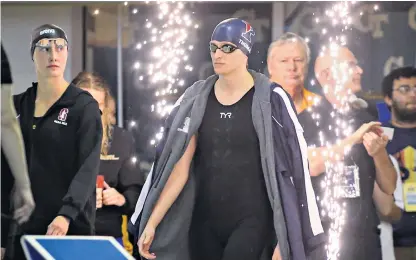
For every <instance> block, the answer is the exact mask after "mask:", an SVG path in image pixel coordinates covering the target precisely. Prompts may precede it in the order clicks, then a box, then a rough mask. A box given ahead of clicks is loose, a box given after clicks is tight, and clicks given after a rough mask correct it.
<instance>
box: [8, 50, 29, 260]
mask: <svg viewBox="0 0 416 260" xmlns="http://www.w3.org/2000/svg"><path fill="white" fill-rule="evenodd" d="M12 88H13V79H12V74H11V69H10V63H9V60H8V58H7V55H6V52H5V51H4V49H3V44H1V213H2V215H1V224H2V225H1V248H2V250H1V255H2V256H1V258H2V259H3V256H4V253H5V248H6V244H7V242H8V241H9V240H8V235H9V230H10V225H11V224H12V223H11V222H10V220H11V219H13V220H16V221H17V223H18V224H22V223H24V222H26V221H27V220H28V219H29V217H30V215H31V214H32V212H33V210H34V208H35V202H34V200H33V195H32V190H31V188H30V180H29V175H28V172H27V164H26V157H25V148H24V145H23V137H22V132H21V131H20V128H19V121H18V120H17V115H16V111H15V109H14V105H13V99H12ZM13 186H14V187H15V188H14V189H15V191H14V193H13V195H12V194H11V192H12V188H13ZM11 200H13V203H10V201H11ZM10 208H12V209H13V210H14V212H13V216H9V215H10V214H11V213H12V212H10ZM6 216H8V217H9V218H8V217H6Z"/></svg>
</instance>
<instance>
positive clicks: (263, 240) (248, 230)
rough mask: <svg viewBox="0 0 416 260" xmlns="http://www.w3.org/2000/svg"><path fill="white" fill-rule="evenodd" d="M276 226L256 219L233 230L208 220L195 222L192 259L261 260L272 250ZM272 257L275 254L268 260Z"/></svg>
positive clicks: (192, 230) (192, 233)
mask: <svg viewBox="0 0 416 260" xmlns="http://www.w3.org/2000/svg"><path fill="white" fill-rule="evenodd" d="M273 230H274V229H273V225H270V223H269V222H265V221H260V220H258V219H256V218H253V217H252V218H247V219H244V220H241V221H240V222H238V223H236V225H234V227H233V228H232V229H230V230H227V229H219V228H218V227H215V225H213V224H212V222H210V221H209V220H208V221H193V223H192V227H191V241H190V244H191V254H192V260H259V259H261V256H262V254H263V253H264V251H265V250H269V251H270V249H271V244H272V239H271V238H272V232H273ZM270 258H271V255H270V256H269V258H268V259H270Z"/></svg>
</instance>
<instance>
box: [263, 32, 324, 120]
mask: <svg viewBox="0 0 416 260" xmlns="http://www.w3.org/2000/svg"><path fill="white" fill-rule="evenodd" d="M310 53H311V51H310V49H309V46H308V44H307V43H306V41H305V40H304V39H303V38H302V37H300V36H299V35H297V34H294V33H291V32H288V33H285V34H283V35H282V36H281V37H280V38H279V39H278V40H277V41H275V42H273V43H272V44H271V45H270V47H269V51H268V55H267V68H268V70H269V74H270V79H271V81H273V82H276V83H278V84H279V85H281V86H282V87H283V88H284V89H285V90H286V92H288V93H289V94H290V96H291V97H292V99H293V102H294V104H295V107H296V110H297V112H298V113H301V112H302V111H303V110H305V109H306V108H308V107H310V106H311V105H312V104H313V103H312V100H313V99H314V98H320V96H319V95H317V94H315V93H313V92H311V91H309V90H307V89H306V88H305V79H306V76H307V74H308V65H309V61H310V59H311V57H310V56H311V55H310Z"/></svg>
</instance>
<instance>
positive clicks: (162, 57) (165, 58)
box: [133, 1, 199, 145]
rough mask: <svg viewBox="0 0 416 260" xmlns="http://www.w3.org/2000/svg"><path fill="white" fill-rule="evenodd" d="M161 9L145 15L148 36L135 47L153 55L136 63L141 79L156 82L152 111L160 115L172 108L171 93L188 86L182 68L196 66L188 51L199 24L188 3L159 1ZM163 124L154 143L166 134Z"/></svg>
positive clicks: (158, 4) (191, 46)
mask: <svg viewBox="0 0 416 260" xmlns="http://www.w3.org/2000/svg"><path fill="white" fill-rule="evenodd" d="M157 7H158V8H157V9H158V13H157V14H156V15H154V16H152V17H154V18H152V19H151V18H148V19H146V23H145V24H144V26H145V28H146V30H147V33H148V38H147V39H145V40H144V41H142V42H139V43H137V45H136V49H138V50H139V51H143V52H145V53H146V55H150V58H149V60H151V62H150V63H149V64H141V62H139V61H137V62H136V63H134V65H133V67H134V69H136V70H140V71H142V72H141V73H139V74H138V75H139V77H138V78H139V80H140V81H147V84H150V85H153V86H154V87H153V88H154V89H156V91H155V96H156V97H157V101H156V103H154V104H152V105H151V108H150V109H151V111H152V112H156V113H157V115H158V116H159V117H164V116H166V115H167V114H169V112H170V111H171V109H172V105H173V104H171V103H169V101H168V100H169V99H168V97H169V96H171V95H176V94H177V93H178V89H180V88H182V87H184V86H185V84H186V83H185V80H184V79H183V78H182V77H181V76H183V73H182V72H184V71H185V72H190V71H192V70H193V67H192V65H191V64H189V55H190V52H191V51H192V50H193V48H194V47H193V45H192V44H190V43H189V42H190V41H189V39H190V34H191V33H192V32H191V30H195V29H197V28H198V27H199V25H198V24H196V23H195V21H194V20H193V18H192V14H191V13H189V12H188V11H187V10H185V4H184V3H181V2H174V1H169V2H168V1H158V2H157ZM163 131H164V129H163V127H161V128H160V131H159V132H158V133H155V135H154V137H152V139H151V140H150V144H151V145H155V144H156V143H157V142H158V141H159V140H161V139H162V137H163Z"/></svg>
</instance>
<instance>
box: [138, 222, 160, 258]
mask: <svg viewBox="0 0 416 260" xmlns="http://www.w3.org/2000/svg"><path fill="white" fill-rule="evenodd" d="M155 230H156V228H155V227H154V226H153V225H152V224H150V223H147V225H146V227H145V229H144V231H143V233H142V235H141V236H140V239H139V241H138V242H137V246H138V247H139V253H140V255H141V256H143V257H144V258H146V259H155V258H156V255H155V254H154V253H150V252H149V249H150V246H151V245H152V242H153V239H154V237H155Z"/></svg>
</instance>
